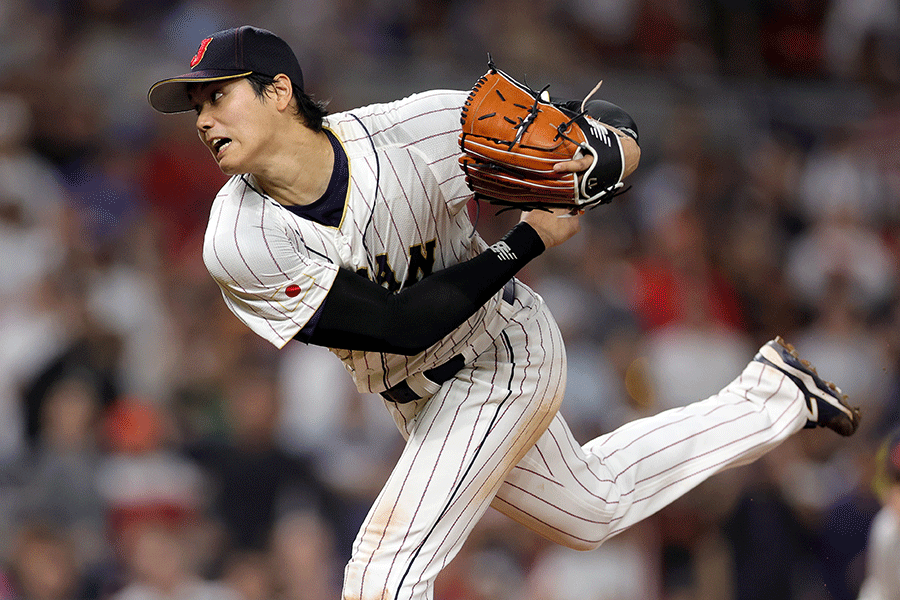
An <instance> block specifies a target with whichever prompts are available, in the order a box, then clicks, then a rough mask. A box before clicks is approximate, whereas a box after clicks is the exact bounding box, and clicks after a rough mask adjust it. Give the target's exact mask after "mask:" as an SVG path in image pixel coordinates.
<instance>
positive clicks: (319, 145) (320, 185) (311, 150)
mask: <svg viewBox="0 0 900 600" xmlns="http://www.w3.org/2000/svg"><path fill="white" fill-rule="evenodd" d="M286 137H287V139H286V140H285V142H284V143H283V144H282V145H281V147H280V148H281V149H280V151H276V152H275V154H274V156H273V158H272V160H271V161H269V164H268V165H267V167H266V168H265V169H263V170H261V171H260V172H258V173H253V177H254V179H256V182H257V184H258V185H259V187H260V188H261V189H262V191H263V192H264V193H265V194H266V195H267V196H269V197H271V198H272V199H273V200H275V201H276V202H279V203H281V204H284V205H286V206H291V205H304V204H312V203H313V202H315V201H316V200H318V199H319V198H321V197H322V194H324V193H325V191H326V190H327V189H328V183H329V181H331V172H332V170H333V169H334V150H333V149H332V147H331V142H330V141H329V140H328V136H327V135H326V134H325V132H324V131H320V132H314V131H312V130H310V129H308V128H307V127H301V128H299V129H298V130H297V133H296V134H295V135H291V136H286Z"/></svg>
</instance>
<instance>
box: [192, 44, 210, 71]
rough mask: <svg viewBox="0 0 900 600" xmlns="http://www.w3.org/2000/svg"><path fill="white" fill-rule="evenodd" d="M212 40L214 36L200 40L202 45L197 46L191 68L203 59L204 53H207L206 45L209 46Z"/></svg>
mask: <svg viewBox="0 0 900 600" xmlns="http://www.w3.org/2000/svg"><path fill="white" fill-rule="evenodd" d="M211 41H212V38H211V37H210V38H206V39H205V40H203V41H202V42H200V47H199V48H197V54H195V55H194V58H192V59H191V68H192V69H193V68H194V67H196V66H197V65H198V64H199V63H200V61H201V60H203V55H204V54H206V47H207V46H209V43H210V42H211Z"/></svg>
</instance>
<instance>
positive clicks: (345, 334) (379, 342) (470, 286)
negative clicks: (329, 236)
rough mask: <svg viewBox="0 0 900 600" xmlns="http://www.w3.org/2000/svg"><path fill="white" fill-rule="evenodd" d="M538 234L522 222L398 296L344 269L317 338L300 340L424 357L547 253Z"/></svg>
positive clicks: (316, 329)
mask: <svg viewBox="0 0 900 600" xmlns="http://www.w3.org/2000/svg"><path fill="white" fill-rule="evenodd" d="M538 229H540V226H539V225H538V226H537V227H535V226H532V225H529V224H528V223H519V224H518V225H516V226H515V227H513V228H512V229H511V230H510V232H509V233H507V234H506V235H505V236H504V237H503V239H502V240H501V241H500V242H498V243H496V244H494V245H493V246H491V247H490V249H488V250H486V251H485V252H483V253H481V254H479V255H478V256H476V257H474V258H471V259H469V260H468V261H465V262H462V263H459V264H456V265H453V266H451V267H448V268H446V269H442V270H440V271H437V272H435V273H433V274H432V275H430V276H428V277H426V278H425V279H423V280H422V281H419V282H417V283H415V284H413V285H411V286H409V287H407V288H404V289H403V290H401V291H399V292H390V291H388V290H386V289H385V288H383V287H381V286H380V285H378V284H377V283H375V282H373V281H370V280H369V279H366V278H365V277H363V276H361V275H357V274H356V273H353V272H352V271H348V270H345V269H342V270H340V271H339V272H338V275H337V277H336V278H335V280H334V283H333V285H332V287H331V289H330V291H329V292H328V296H327V297H326V298H325V302H324V303H323V304H322V306H321V308H320V309H319V315H318V322H317V323H316V325H315V327H314V328H313V330H312V333H311V334H309V335H308V338H307V339H302V338H301V337H300V334H298V337H297V338H296V339H300V341H304V342H307V343H310V344H315V345H317V346H326V347H328V348H342V349H347V350H365V351H372V352H390V353H394V354H406V355H413V354H418V353H419V352H421V351H423V350H425V349H426V348H428V347H429V346H431V345H433V344H435V343H436V342H438V341H439V340H440V339H441V338H443V337H444V336H446V335H447V334H449V333H450V332H451V331H453V330H454V329H456V328H457V327H458V326H459V325H461V324H462V323H463V322H465V321H466V319H468V318H469V317H471V316H472V315H473V314H475V312H476V311H477V310H478V309H479V308H481V307H482V306H483V305H484V303H485V302H487V301H488V300H489V299H490V298H491V296H493V295H494V294H496V293H497V292H498V291H500V289H501V288H502V287H503V286H504V285H505V284H506V282H508V281H509V280H510V279H511V278H512V277H513V276H514V275H515V274H516V273H517V272H518V271H519V269H521V268H522V267H523V266H525V264H527V263H528V262H529V261H530V260H532V259H533V258H535V257H536V256H538V255H539V254H541V253H542V252H543V251H544V249H545V248H546V245H545V243H544V241H543V239H544V238H542V235H541V234H540V233H538ZM542 233H543V232H542ZM550 243H551V244H553V243H555V242H550ZM301 334H302V332H301Z"/></svg>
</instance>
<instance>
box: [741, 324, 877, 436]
mask: <svg viewBox="0 0 900 600" xmlns="http://www.w3.org/2000/svg"><path fill="white" fill-rule="evenodd" d="M774 344H778V345H779V346H780V347H781V349H783V351H784V352H786V353H787V354H788V355H789V356H790V357H791V358H792V359H793V361H794V362H795V363H796V364H791V362H788V361H787V360H785V357H784V356H783V353H782V351H781V350H779V349H778V348H776V347H775V346H774ZM757 358H758V359H760V358H761V359H762V360H761V361H760V362H763V363H765V364H768V365H770V366H772V367H774V368H776V369H778V370H779V371H781V372H782V373H784V374H785V375H787V376H788V377H789V378H790V379H791V380H792V381H793V382H794V383H795V384H797V386H798V387H799V388H800V389H801V390H802V391H803V394H804V396H806V404H807V406H808V407H809V412H810V415H811V416H810V421H811V422H813V423H815V424H816V425H819V426H821V427H827V428H829V429H831V430H833V431H836V432H837V433H839V434H840V435H843V436H850V435H853V433H854V432H855V431H856V430H857V428H858V427H859V420H860V412H859V408H854V407H852V406H850V405H849V404H847V400H848V397H847V395H846V394H844V393H843V392H841V390H840V388H839V387H837V386H836V385H834V384H833V383H831V382H830V381H825V380H824V379H822V378H821V377H819V374H818V373H817V372H816V368H815V367H814V366H812V365H811V364H809V362H808V361H806V360H803V359H802V358H800V356H799V355H798V354H797V351H796V350H795V349H794V347H793V346H792V345H790V344H788V343H787V342H785V341H784V340H783V339H782V338H781V337H780V336H779V337H776V338H775V340H774V342H769V343H768V344H766V345H765V346H763V347H762V348H760V351H759V354H758V355H757ZM822 402H824V403H825V409H826V410H821V409H822V407H821V406H820V403H822Z"/></svg>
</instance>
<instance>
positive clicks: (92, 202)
mask: <svg viewBox="0 0 900 600" xmlns="http://www.w3.org/2000/svg"><path fill="white" fill-rule="evenodd" d="M240 24H254V25H257V26H260V27H264V28H267V29H271V30H272V31H274V32H276V33H277V34H279V35H281V36H282V37H283V38H285V39H286V40H288V41H289V42H290V43H291V45H292V46H293V47H294V49H295V51H296V53H297V55H298V57H299V59H300V62H301V65H302V66H303V68H304V73H305V76H306V88H307V91H308V92H310V93H311V94H312V95H313V96H314V97H316V98H318V99H320V100H327V101H329V102H330V104H329V107H330V110H331V111H332V112H337V111H340V110H344V109H349V108H353V107H356V106H359V105H363V104H367V103H372V102H379V101H387V100H393V99H396V98H399V97H402V96H405V95H408V94H410V93H414V92H417V91H422V90H426V89H431V88H454V89H468V88H469V87H470V86H471V85H472V83H474V81H475V80H476V79H477V78H478V77H479V76H480V75H481V74H482V73H483V72H484V71H485V68H486V59H487V53H488V52H490V53H491V54H492V56H493V57H494V60H495V61H496V63H497V64H498V66H500V67H501V68H503V69H504V70H506V71H507V72H509V73H510V74H512V75H513V76H515V77H517V78H519V79H524V80H525V81H527V82H528V83H530V84H532V85H534V86H536V87H542V86H543V85H545V84H548V83H549V84H550V85H551V92H552V93H553V94H554V95H555V96H560V97H569V98H581V97H583V96H584V95H585V94H587V93H588V92H589V91H590V90H591V89H592V88H593V86H594V85H595V83H596V82H597V81H598V80H603V85H602V87H601V88H600V92H599V93H598V97H602V98H604V99H607V100H610V101H612V102H615V103H617V104H620V105H621V106H623V107H624V108H625V109H626V110H628V111H629V112H630V113H631V114H632V116H633V117H634V118H635V120H636V121H637V123H638V125H639V128H640V133H641V146H642V149H643V159H642V164H641V166H640V168H639V169H638V171H637V173H635V175H633V176H632V177H631V179H630V183H631V184H632V186H633V187H632V188H631V190H630V191H629V192H628V193H627V194H626V195H624V196H621V197H619V198H617V199H616V202H615V203H614V205H612V206H607V207H603V208H600V209H597V210H594V211H590V212H589V213H588V214H587V215H586V217H585V219H584V221H585V225H584V229H583V231H582V232H581V233H580V234H579V236H578V237H576V238H575V239H574V240H572V241H570V242H569V243H567V244H566V245H564V246H563V247H561V248H558V249H554V251H553V252H550V253H548V254H547V255H545V256H544V257H542V258H541V260H539V261H536V262H535V263H533V264H532V265H529V266H528V267H527V268H526V270H525V271H524V272H523V273H522V279H523V280H525V281H527V282H528V283H529V284H530V285H532V286H533V287H534V288H535V289H537V290H538V291H539V292H540V293H541V294H542V295H543V296H544V297H545V299H546V300H547V302H548V303H549V304H550V305H551V307H552V308H553V309H554V312H555V314H556V315H557V317H558V319H559V321H560V324H561V325H562V327H563V330H564V332H565V335H566V337H567V343H568V348H569V362H570V376H569V389H568V394H567V398H566V401H565V403H564V405H563V412H564V413H565V414H566V416H567V418H568V420H569V422H570V423H571V424H572V426H573V429H574V430H575V432H576V434H577V435H578V436H579V438H580V439H582V440H583V441H587V439H589V438H590V437H593V436H594V435H596V434H598V433H600V432H605V431H609V430H611V429H613V428H615V427H616V426H618V425H619V424H621V423H623V422H626V421H628V420H631V419H634V418H637V417H640V416H641V415H645V414H652V413H654V412H656V411H659V410H662V409H665V408H669V407H673V406H678V405H682V404H684V403H687V402H690V401H693V400H695V399H699V398H702V397H705V396H707V395H709V394H711V393H713V392H715V391H717V390H718V389H719V388H721V387H722V386H724V385H725V384H726V383H727V382H728V381H729V380H730V379H731V378H732V377H733V376H735V375H736V374H737V373H738V372H739V371H740V369H741V368H742V366H743V365H744V364H745V362H746V361H747V359H748V358H750V357H751V356H752V354H753V353H754V352H755V349H756V348H757V347H758V346H759V345H760V344H762V343H764V342H765V341H766V340H768V339H770V338H772V337H774V336H775V335H776V334H780V335H782V336H784V337H785V338H787V339H788V341H790V342H792V343H793V344H794V345H795V346H797V347H798V349H799V350H800V352H801V354H802V355H803V356H804V357H805V358H808V359H810V360H811V362H812V363H813V364H815V365H816V366H817V367H818V369H819V372H820V373H822V374H823V375H824V376H825V377H827V378H828V379H831V380H833V381H835V382H836V383H837V384H838V385H840V386H841V387H842V388H843V389H844V391H845V392H847V393H849V394H850V395H851V398H852V401H853V402H854V403H856V404H859V405H861V406H862V407H863V410H864V421H863V427H862V429H861V431H860V432H859V433H858V434H857V435H856V436H855V437H854V438H851V439H850V440H843V439H839V438H838V437H837V436H834V435H833V434H832V433H831V432H826V431H822V430H817V431H813V432H806V433H803V434H801V435H798V436H795V438H793V439H791V440H790V441H789V442H788V443H786V444H785V445H783V446H782V447H780V448H778V449H777V450H776V451H774V452H773V453H771V454H770V455H769V456H767V457H765V458H764V459H762V460H760V461H758V462H757V463H755V464H753V465H750V466H747V467H742V468H740V469H736V470H733V471H729V472H727V473H725V474H723V475H720V476H717V477H715V478H714V479H712V480H711V481H709V482H708V483H705V484H703V485H702V486H701V487H700V488H698V489H697V490H695V491H694V492H692V493H691V494H689V495H688V496H686V497H685V498H684V499H682V500H681V501H679V502H678V503H676V504H675V505H673V506H670V507H668V508H667V509H665V510H664V511H662V512H661V513H660V514H658V515H656V516H655V517H653V518H651V519H649V520H648V521H646V522H644V523H641V524H639V525H638V526H636V527H635V528H633V529H632V530H630V531H628V532H626V533H624V534H622V535H621V536H619V537H617V538H614V539H613V540H611V541H610V542H608V543H607V544H606V545H605V546H603V547H602V548H600V549H599V550H597V551H595V552H590V553H577V552H574V551H569V550H564V549H562V548H558V547H555V546H553V545H551V544H549V543H547V542H545V541H543V540H541V539H540V538H538V537H536V536H535V535H533V534H531V533H530V532H528V531H526V530H524V529H522V528H521V527H519V526H517V525H514V524H512V523H511V522H510V521H508V520H507V519H505V518H504V517H502V516H500V515H499V514H498V513H495V512H489V513H488V515H487V516H486V517H485V519H484V520H483V522H482V523H481V524H480V525H479V526H478V528H477V529H476V531H475V532H474V534H473V535H472V537H471V539H470V540H469V542H468V543H467V545H466V547H465V549H464V550H463V552H462V553H461V554H460V556H459V557H458V558H457V559H456V560H455V561H454V562H453V563H452V564H451V565H450V566H449V567H448V569H447V570H446V571H445V572H444V573H442V574H441V576H440V578H439V580H438V586H437V590H436V600H462V599H467V600H507V599H516V600H521V599H525V600H570V599H571V600H575V599H577V600H606V599H607V598H609V599H612V598H615V599H616V600H632V599H634V600H637V599H641V600H654V599H678V600H682V599H683V600H688V599H707V598H709V599H713V598H715V599H723V600H755V599H765V600H779V599H801V600H807V599H808V600H851V599H855V598H856V595H857V592H858V590H859V586H860V583H861V581H862V577H863V573H864V569H865V548H866V544H867V539H868V533H869V527H870V523H871V520H872V518H873V516H874V515H875V513H876V511H877V510H878V509H879V502H878V498H877V497H876V495H875V494H874V493H873V491H872V488H871V477H872V473H873V469H874V462H875V458H874V455H875V448H876V446H877V444H878V442H879V441H880V440H881V439H882V437H883V436H884V435H885V434H886V433H887V432H888V431H890V430H891V429H893V428H894V427H895V425H897V424H898V413H900V378H898V362H900V346H898V342H900V339H898V337H900V313H898V308H900V295H898V287H897V259H898V251H900V228H898V225H900V203H898V194H900V152H898V151H897V148H898V147H900V102H898V100H900V94H898V92H900V87H898V86H900V5H898V3H897V2H896V1H895V0H568V1H567V0H531V1H530V2H527V3H522V2H513V1H512V0H492V1H490V2H487V1H484V2H482V1H476V0H450V1H446V2H435V1H426V0H331V1H327V0H243V1H241V0H231V1H228V0H156V1H154V2H134V1H126V0H31V1H28V0H4V1H3V2H2V3H0V332H2V335H0V598H3V599H6V598H9V599H13V598H17V599H18V598H21V599H27V600H71V599H90V600H95V599H107V598H111V599H115V600H155V599H163V598H169V599H179V600H188V599H190V600H193V599H205V598H217V599H223V598H224V599H226V600H229V599H234V600H324V599H327V598H337V597H339V595H340V594H339V591H338V590H339V583H340V577H341V571H342V567H343V564H344V561H345V560H346V559H347V556H348V553H349V549H350V544H351V542H352V539H353V536H354V534H355V532H356V528H357V526H358V525H359V523H360V522H361V519H362V517H363V515H364V513H365V511H366V510H367V508H368V506H369V504H370V503H371V501H372V500H373V498H374V495H375V494H376V493H377V491H378V489H379V487H380V484H381V482H382V481H383V480H384V478H385V476H386V473H387V472H388V471H389V469H390V468H391V466H392V463H393V460H394V458H395V456H396V455H397V453H398V452H399V450H400V448H401V438H400V436H399V434H398V433H397V432H396V430H395V429H394V426H393V424H392V422H391V421H390V419H389V418H388V416H387V413H386V411H385V410H384V407H383V406H382V405H381V402H380V400H379V399H378V398H377V397H372V396H360V395H359V394H357V393H356V391H355V389H354V388H353V387H352V384H351V382H350V379H349V377H348V376H347V375H346V373H345V372H344V370H343V367H342V366H341V365H340V364H339V362H338V361H337V360H336V359H335V358H334V357H333V356H331V355H330V354H328V353H327V352H325V351H323V350H321V349H317V348H308V347H305V346H302V345H300V344H293V345H289V347H288V348H286V349H285V350H283V351H281V352H277V351H275V350H274V349H273V348H271V347H268V346H267V344H266V343H265V342H263V341H261V340H259V339H256V338H255V337H254V336H253V335H252V334H251V333H250V332H249V331H248V330H246V329H245V328H244V326H243V325H241V324H240V323H239V322H237V320H236V319H235V318H234V317H233V316H232V315H231V314H230V313H229V312H228V311H227V309H226V308H225V306H224V304H223V302H222V301H221V299H220V297H219V292H218V290H217V288H216V287H215V284H214V283H213V282H212V280H211V279H210V278H209V277H208V275H207V274H206V271H205V268H204V266H203V264H202V261H201V256H200V242H201V239H202V233H203V229H204V227H205V222H206V216H207V214H208V210H209V206H210V202H211V199H212V197H213V196H214V195H215V193H216V191H217V190H218V188H219V186H220V185H221V184H222V183H223V182H224V176H223V175H222V174H221V173H220V172H219V171H218V168H217V167H216V165H215V164H214V162H213V161H212V160H211V159H210V157H209V156H208V155H207V151H206V150H205V149H204V148H203V147H202V145H201V144H200V142H199V141H198V140H197V138H196V133H195V129H194V127H193V118H192V116H191V115H181V116H174V117H163V116H160V115H157V114H155V113H154V112H153V111H152V110H151V109H150V108H149V105H148V104H147V102H146V92H147V89H148V88H149V86H150V85H151V84H152V83H153V82H154V81H156V80H158V79H161V78H163V77H166V76H170V75H174V74H178V73H182V72H185V71H187V70H188V62H189V60H190V58H191V56H193V54H194V52H195V51H196V48H197V45H198V43H199V40H200V39H202V38H204V37H206V36H207V35H209V34H210V33H212V32H214V31H217V30H220V29H224V28H227V27H232V26H236V25H240ZM494 213H495V210H494V209H492V208H491V207H489V206H481V207H480V210H476V209H475V208H474V207H473V213H472V214H473V218H477V219H478V228H479V230H480V231H481V232H482V234H483V235H484V237H485V238H487V239H489V240H492V239H496V237H497V236H499V235H500V234H502V233H503V232H504V231H506V229H507V228H508V227H509V226H510V224H511V220H514V219H515V218H516V217H515V216H514V215H511V214H509V213H504V214H501V215H495V214H494Z"/></svg>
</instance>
